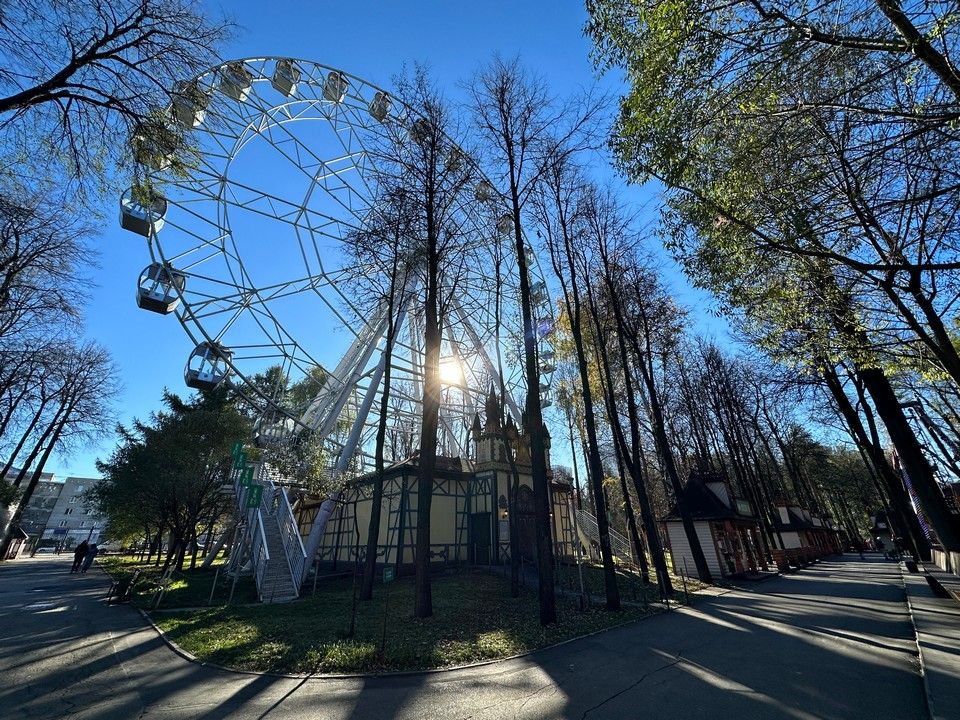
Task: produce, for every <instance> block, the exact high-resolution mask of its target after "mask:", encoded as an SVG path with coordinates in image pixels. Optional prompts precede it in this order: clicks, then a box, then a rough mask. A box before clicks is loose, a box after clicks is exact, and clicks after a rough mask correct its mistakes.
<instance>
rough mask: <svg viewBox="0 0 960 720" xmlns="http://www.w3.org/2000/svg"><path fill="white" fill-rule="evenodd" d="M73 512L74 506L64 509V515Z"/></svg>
mask: <svg viewBox="0 0 960 720" xmlns="http://www.w3.org/2000/svg"><path fill="white" fill-rule="evenodd" d="M72 512H73V508H67V509H66V510H64V511H63V514H64V515H69V514H70V513H72Z"/></svg>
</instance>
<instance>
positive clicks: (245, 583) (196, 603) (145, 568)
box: [98, 555, 257, 608]
mask: <svg viewBox="0 0 960 720" xmlns="http://www.w3.org/2000/svg"><path fill="white" fill-rule="evenodd" d="M98 562H99V563H100V566H101V567H103V569H104V570H105V571H106V572H107V573H108V574H109V575H110V576H111V577H113V578H114V579H121V578H123V577H128V576H130V575H131V574H132V573H133V572H135V571H136V570H141V571H142V574H141V575H140V579H139V580H138V581H137V585H136V587H135V588H134V592H133V604H134V605H136V606H138V607H142V608H148V607H153V600H154V593H155V591H156V589H157V587H158V585H159V582H160V579H161V573H160V569H159V568H155V567H154V566H153V564H152V563H150V564H144V563H141V562H140V561H139V559H138V557H137V556H121V555H108V556H106V557H100V558H98ZM219 564H220V561H219V559H217V560H215V561H214V565H213V567H211V568H208V569H202V568H200V567H199V566H198V567H197V568H195V569H193V570H184V571H183V572H177V571H174V572H173V574H172V575H171V576H170V583H169V585H167V589H166V592H165V593H164V595H163V600H162V601H161V604H160V607H161V608H184V607H201V606H205V605H207V602H208V600H209V599H210V590H211V588H212V587H213V583H214V578H215V576H216V574H217V569H218V565H219ZM216 579H217V587H216V590H215V592H214V594H213V602H212V605H223V604H225V603H226V602H227V598H229V596H230V585H231V582H232V579H231V578H228V577H226V576H225V575H224V574H223V573H222V572H221V573H220V575H219V577H217V578H216ZM256 601H257V593H256V586H255V585H254V580H253V577H251V576H249V575H247V576H244V577H240V578H238V579H237V587H236V590H235V591H234V594H233V602H234V603H251V602H256Z"/></svg>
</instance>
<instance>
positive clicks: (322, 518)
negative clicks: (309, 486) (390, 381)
mask: <svg viewBox="0 0 960 720" xmlns="http://www.w3.org/2000/svg"><path fill="white" fill-rule="evenodd" d="M386 362H387V354H386V352H384V353H383V355H381V356H380V362H379V363H378V364H377V367H376V368H375V369H374V371H373V374H372V375H371V377H370V385H369V387H368V388H367V393H366V395H364V397H363V402H362V403H360V409H359V411H358V412H357V417H356V418H355V419H354V421H353V427H352V428H350V435H348V436H347V440H346V442H345V443H344V444H343V448H341V450H340V455H339V456H338V457H337V462H336V464H335V465H334V466H333V477H332V478H331V480H332V481H333V482H336V481H337V478H338V477H339V476H340V474H341V473H342V472H344V471H345V470H346V469H347V466H348V465H349V464H350V460H351V459H352V458H353V454H354V452H355V451H356V449H357V445H358V444H359V442H360V435H361V434H362V433H363V426H364V425H365V424H366V422H367V416H368V415H369V414H370V408H371V407H372V406H373V401H374V399H375V398H376V396H377V390H379V389H380V382H381V380H382V379H383V369H384V366H385V365H386ZM341 495H342V492H341V491H339V490H337V491H335V492H334V493H333V494H332V495H330V497H328V498H327V499H326V500H324V501H323V502H322V503H321V504H320V509H319V510H318V511H317V516H316V517H315V518H314V519H313V525H312V526H311V527H310V535H308V536H307V542H306V543H304V546H305V547H304V552H305V554H306V557H307V559H308V561H309V562H306V563H304V567H303V574H302V575H301V577H300V583H303V581H304V579H305V578H306V576H307V572H308V571H309V570H310V567H311V566H312V565H313V558H314V556H315V555H316V554H317V550H318V549H319V548H320V542H321V541H322V540H323V533H324V531H325V530H326V527H327V521H328V520H329V519H330V516H331V515H333V511H334V509H335V508H336V507H337V503H338V502H340V496H341Z"/></svg>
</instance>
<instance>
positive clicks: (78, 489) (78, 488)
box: [77, 485, 83, 493]
mask: <svg viewBox="0 0 960 720" xmlns="http://www.w3.org/2000/svg"><path fill="white" fill-rule="evenodd" d="M77 492H78V493H82V492H83V485H77Z"/></svg>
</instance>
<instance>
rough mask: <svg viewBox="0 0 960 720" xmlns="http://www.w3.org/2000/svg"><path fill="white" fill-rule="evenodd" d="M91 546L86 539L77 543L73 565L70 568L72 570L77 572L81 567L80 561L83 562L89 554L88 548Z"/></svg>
mask: <svg viewBox="0 0 960 720" xmlns="http://www.w3.org/2000/svg"><path fill="white" fill-rule="evenodd" d="M89 548H90V545H89V544H88V543H87V541H86V540H84V541H83V542H82V543H80V544H79V545H77V547H76V549H74V551H73V567H71V568H70V572H72V573H75V572H76V571H77V570H79V569H80V563H82V562H83V559H84V558H85V557H86V556H87V550H88V549H89Z"/></svg>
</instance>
